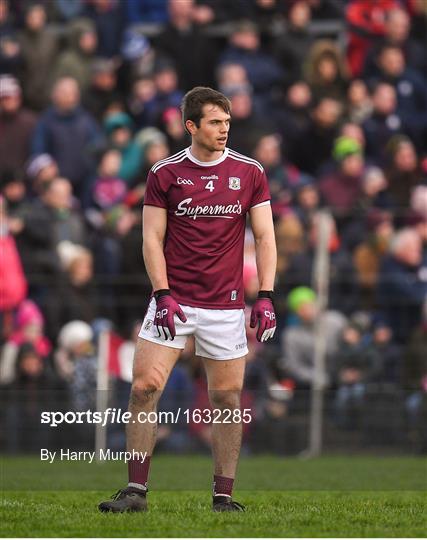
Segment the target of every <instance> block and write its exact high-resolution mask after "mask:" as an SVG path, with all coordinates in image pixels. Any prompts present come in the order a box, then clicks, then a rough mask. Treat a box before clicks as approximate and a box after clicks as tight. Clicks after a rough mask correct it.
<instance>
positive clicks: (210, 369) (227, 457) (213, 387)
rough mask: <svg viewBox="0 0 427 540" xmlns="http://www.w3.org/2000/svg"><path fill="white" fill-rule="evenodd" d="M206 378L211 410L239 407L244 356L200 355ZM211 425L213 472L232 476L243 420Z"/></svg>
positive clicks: (233, 475) (237, 457) (237, 459)
mask: <svg viewBox="0 0 427 540" xmlns="http://www.w3.org/2000/svg"><path fill="white" fill-rule="evenodd" d="M203 362H204V365H205V369H206V375H207V379H208V390H209V400H210V403H211V407H212V408H213V409H221V410H224V409H230V410H231V411H234V410H235V409H240V394H241V391H242V387H243V378H244V374H245V357H242V358H237V359H235V360H211V359H209V358H203ZM229 420H231V423H223V422H220V423H215V424H212V453H213V459H214V467H215V474H216V475H219V476H225V477H227V478H234V477H235V475H236V469H237V463H238V461H239V454H240V447H241V444H242V423H241V422H233V414H232V415H231V417H230V418H229Z"/></svg>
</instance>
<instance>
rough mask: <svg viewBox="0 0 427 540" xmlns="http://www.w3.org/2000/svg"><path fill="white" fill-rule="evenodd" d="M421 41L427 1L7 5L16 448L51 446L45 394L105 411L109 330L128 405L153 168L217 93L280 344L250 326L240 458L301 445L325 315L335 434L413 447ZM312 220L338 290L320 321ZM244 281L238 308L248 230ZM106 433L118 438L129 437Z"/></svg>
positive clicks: (420, 318)
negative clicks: (259, 197)
mask: <svg viewBox="0 0 427 540" xmlns="http://www.w3.org/2000/svg"><path fill="white" fill-rule="evenodd" d="M426 37H427V5H426V3H425V1H424V0H347V1H346V0H233V1H232V2H230V1H228V0H197V1H196V0H38V1H34V0H31V1H29V0H13V1H11V0H0V244H1V249H0V257H1V260H0V325H1V336H0V346H1V353H0V385H1V387H2V389H4V390H5V391H6V392H5V394H4V396H7V397H6V398H5V399H6V404H7V407H6V408H4V407H3V408H2V413H1V420H2V423H3V422H4V423H5V426H8V430H10V429H12V431H13V433H14V436H13V437H12V436H8V441H5V444H6V447H7V446H8V445H9V448H10V449H12V450H19V449H20V450H30V449H31V448H32V446H31V445H32V444H34V442H35V438H34V436H30V435H28V433H30V432H31V430H28V429H27V428H30V427H31V426H32V427H34V426H36V427H37V430H38V437H37V438H36V442H37V444H38V447H39V441H40V439H41V438H42V437H43V436H46V437H47V436H48V435H49V434H48V432H44V431H43V430H42V429H41V430H40V429H39V428H40V426H39V425H38V418H39V417H37V415H38V414H39V411H40V410H43V409H45V410H46V408H47V407H48V406H49V407H51V406H53V405H52V404H53V403H55V404H56V405H58V406H62V407H65V408H66V407H69V408H72V409H74V410H86V409H88V408H93V407H95V391H94V389H95V386H96V369H97V347H98V345H97V339H98V336H99V334H100V332H101V331H102V330H103V329H110V330H111V331H113V332H114V333H115V335H117V336H119V337H118V339H119V342H120V343H119V345H118V347H117V348H116V350H115V352H114V354H115V356H116V357H117V358H116V359H117V366H118V367H117V369H116V372H115V373H114V384H113V397H112V400H113V403H114V404H115V405H117V404H120V405H121V406H122V407H124V408H125V407H126V400H127V395H128V392H129V384H130V380H131V364H132V351H133V346H134V341H135V339H136V337H135V336H136V334H137V329H138V324H140V320H141V318H142V317H143V315H144V312H145V309H146V307H147V304H148V300H149V295H150V291H151V289H150V283H149V280H148V277H147V275H146V272H145V268H144V264H143V260H142V254H141V208H142V204H143V200H144V190H145V182H146V177H147V173H148V171H149V169H150V168H151V167H152V165H153V164H154V163H156V162H157V161H158V160H160V159H163V158H166V157H168V156H169V155H171V154H173V153H175V152H177V151H179V150H181V149H182V148H184V147H185V146H188V145H189V143H190V141H189V138H188V136H187V134H186V132H185V130H184V128H183V125H182V122H181V113H180V109H179V105H180V101H181V99H182V97H183V95H184V93H185V92H186V91H188V90H189V89H191V88H192V87H193V86H196V85H207V86H212V87H214V88H217V89H218V90H220V91H221V92H223V93H224V94H225V95H227V96H228V97H229V99H230V100H231V103H232V125H231V131H230V136H229V142H228V146H230V147H231V148H233V149H234V150H236V151H238V152H241V153H244V154H247V155H249V156H251V157H253V158H255V159H257V160H258V161H259V162H260V163H261V164H262V165H263V167H264V169H265V171H266V174H267V177H268V180H269V184H270V190H271V195H272V209H273V215H274V222H275V230H276V237H277V246H278V273H277V283H276V287H275V292H276V309H277V313H278V325H279V328H278V331H277V332H276V337H275V341H274V342H273V343H272V344H271V345H264V344H258V343H257V342H256V341H255V340H254V336H253V334H252V331H251V330H250V329H248V336H249V340H250V342H251V345H252V346H251V352H250V355H249V358H248V367H247V374H246V377H247V385H246V387H247V390H246V391H245V394H244V397H243V402H244V403H247V404H249V405H248V406H250V407H252V408H253V410H254V411H255V423H254V424H253V426H252V427H253V429H252V428H250V427H249V428H247V431H248V433H246V435H245V437H246V438H247V441H249V442H248V445H249V447H250V448H251V449H252V450H255V451H256V450H263V449H264V450H265V449H266V448H269V449H273V450H275V451H278V452H286V451H293V450H295V448H290V447H289V446H286V445H287V444H291V443H290V442H289V441H295V440H296V437H295V433H294V431H293V430H294V429H295V425H294V424H293V423H292V421H293V419H294V418H296V417H297V416H298V411H300V410H304V411H307V407H308V389H309V388H310V386H311V383H312V381H313V376H314V349H315V340H316V331H317V328H318V325H319V324H320V325H321V327H322V334H323V336H324V337H325V340H326V345H325V347H326V373H325V380H324V381H323V383H324V386H325V388H326V389H327V397H328V411H329V412H328V415H329V418H330V421H331V423H332V424H333V425H334V426H337V427H338V428H340V429H342V430H355V429H362V430H365V431H364V432H365V433H366V434H368V435H367V437H368V439H369V440H371V439H373V438H375V437H378V438H379V439H381V437H383V438H382V439H381V440H382V441H384V440H385V441H388V442H390V441H393V440H402V434H403V435H404V436H405V437H407V438H408V440H410V441H412V442H414V441H415V443H416V444H417V445H418V447H421V448H422V447H424V449H425V448H426V447H427V442H426V441H427V435H426V433H425V425H426V423H425V420H426V418H427V54H426ZM324 209H328V210H329V211H330V213H331V215H332V233H331V237H330V241H329V246H328V250H329V257H330V276H329V277H330V282H329V294H328V296H329V302H328V308H327V310H326V311H325V312H323V313H322V314H321V315H319V307H318V306H319V303H318V299H317V297H316V292H315V290H314V289H315V288H314V286H313V267H314V261H315V254H316V245H317V243H318V238H319V223H320V213H319V212H321V211H322V210H324ZM244 285H245V292H246V299H247V304H248V306H250V305H251V303H252V302H253V301H254V298H255V297H256V293H257V288H258V283H257V277H256V265H255V251H254V245H253V238H252V236H251V234H250V233H249V231H248V234H247V238H246V243H245V268H244ZM47 389H49V390H51V393H46V390H47ZM64 395H67V396H68V397H67V400H65V401H64V398H63V396H64ZM22 396H27V397H28V396H31V399H27V401H25V400H23V397H22ZM52 396H53V397H52ZM55 396H56V397H55ZM180 406H181V407H183V406H187V407H190V408H191V407H199V408H200V407H201V408H203V407H204V406H207V394H206V385H205V380H204V376H203V371H202V369H201V366H200V365H199V363H198V361H197V359H195V358H194V351H193V349H192V344H191V343H189V345H188V348H187V349H186V350H185V351H184V353H183V358H182V361H181V362H180V363H179V364H178V366H177V367H176V368H175V370H174V372H173V374H172V377H171V380H170V382H169V383H168V387H167V388H166V391H165V395H164V397H163V398H162V404H161V407H163V408H164V409H165V410H172V409H174V408H177V407H180ZM423 425H424V428H423V427H422V426H423ZM14 426H15V427H14ZM17 426H18V427H17ZM79 429H80V427H79ZM8 432H9V433H11V432H10V431H8ZM383 432H384V433H383ZM189 433H192V435H194V437H193V439H194V440H197V441H198V443H197V444H198V445H199V446H200V447H201V448H204V447H207V446H208V445H209V440H210V428H209V426H203V425H200V424H194V425H190V426H175V427H173V428H171V426H162V427H161V429H160V431H159V439H160V444H161V445H162V444H163V445H164V447H165V448H167V449H172V450H174V451H179V450H182V451H185V450H188V448H189V440H190V439H189ZM381 433H383V435H381ZM110 435H111V438H112V439H111V440H112V441H113V442H112V443H111V444H113V445H114V444H115V445H117V447H120V445H123V441H124V439H123V433H122V432H121V431H118V432H117V433H115V432H114V430H113V432H112V433H111V434H110ZM75 436H76V437H77V438H78V437H83V436H84V430H83V431H82V430H80V431H79V435H78V436H77V435H75ZM193 439H192V440H193ZM23 441H24V442H23ZM286 441H287V442H286ZM295 444H296V443H295Z"/></svg>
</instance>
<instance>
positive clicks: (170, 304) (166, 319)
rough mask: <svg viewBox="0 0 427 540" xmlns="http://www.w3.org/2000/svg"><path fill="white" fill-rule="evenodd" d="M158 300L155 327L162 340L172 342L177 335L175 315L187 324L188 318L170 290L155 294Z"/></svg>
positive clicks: (161, 290) (162, 290)
mask: <svg viewBox="0 0 427 540" xmlns="http://www.w3.org/2000/svg"><path fill="white" fill-rule="evenodd" d="M154 298H155V299H156V304H157V306H156V315H155V317H154V326H155V327H156V328H157V331H158V332H159V335H158V336H157V337H160V338H162V339H165V340H168V339H170V340H171V341H173V340H174V337H175V335H176V332H175V323H174V320H173V317H174V315H177V316H178V318H179V319H180V320H181V322H183V323H185V322H187V317H186V316H185V315H184V312H183V311H182V309H181V308H180V306H179V304H178V302H177V301H176V300H175V299H174V298H173V297H172V296H171V294H170V291H169V289H160V290H159V291H156V292H155V293H154Z"/></svg>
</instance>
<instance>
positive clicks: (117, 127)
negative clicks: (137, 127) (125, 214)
mask: <svg viewBox="0 0 427 540" xmlns="http://www.w3.org/2000/svg"><path fill="white" fill-rule="evenodd" d="M104 127H105V131H106V133H107V136H108V140H109V142H110V144H111V145H112V146H113V147H114V148H115V149H116V150H118V151H119V152H120V156H121V164H120V169H119V171H118V176H119V177H120V178H121V179H123V180H125V181H126V182H127V183H128V185H130V184H131V183H132V181H133V180H134V179H135V178H136V176H137V175H138V173H139V172H140V168H141V149H140V147H139V145H138V143H137V142H136V141H135V140H134V137H133V127H134V126H133V122H132V119H131V117H130V116H129V115H128V114H126V113H124V112H116V113H113V114H110V115H109V116H107V118H106V119H105V121H104Z"/></svg>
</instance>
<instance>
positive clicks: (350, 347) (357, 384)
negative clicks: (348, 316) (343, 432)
mask: <svg viewBox="0 0 427 540" xmlns="http://www.w3.org/2000/svg"><path fill="white" fill-rule="evenodd" d="M364 337H365V336H364V335H363V333H362V330H361V329H360V328H359V327H358V325H356V324H349V325H348V326H347V327H346V328H345V329H344V331H343V333H342V337H341V340H340V341H339V345H338V347H337V351H336V354H335V358H334V360H333V362H334V371H335V373H336V377H337V379H338V388H337V391H336V397H335V415H336V421H337V424H338V425H339V426H340V427H342V428H346V429H354V428H356V427H359V424H360V416H361V413H362V407H363V403H364V397H365V393H366V385H367V384H368V383H370V382H373V381H375V380H377V379H378V377H379V376H380V375H381V373H382V370H383V362H384V358H382V357H381V355H380V354H379V353H378V351H377V350H376V348H375V347H374V346H373V344H372V343H371V342H370V341H368V340H366V339H364Z"/></svg>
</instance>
